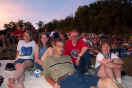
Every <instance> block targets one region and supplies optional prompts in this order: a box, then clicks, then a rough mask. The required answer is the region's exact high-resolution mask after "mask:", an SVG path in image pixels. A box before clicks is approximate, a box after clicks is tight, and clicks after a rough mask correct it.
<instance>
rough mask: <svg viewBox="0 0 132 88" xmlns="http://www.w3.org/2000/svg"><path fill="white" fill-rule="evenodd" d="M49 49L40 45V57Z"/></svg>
mask: <svg viewBox="0 0 132 88" xmlns="http://www.w3.org/2000/svg"><path fill="white" fill-rule="evenodd" d="M46 50H47V47H40V48H39V58H40V59H41V57H42V55H43V54H44V52H45V51H46Z"/></svg>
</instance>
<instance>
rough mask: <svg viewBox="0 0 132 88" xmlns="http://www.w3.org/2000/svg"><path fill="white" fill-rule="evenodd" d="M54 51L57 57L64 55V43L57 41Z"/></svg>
mask: <svg viewBox="0 0 132 88" xmlns="http://www.w3.org/2000/svg"><path fill="white" fill-rule="evenodd" d="M55 51H56V53H57V54H58V55H59V56H62V55H63V54H64V43H63V42H61V41H57V42H56V43H55Z"/></svg>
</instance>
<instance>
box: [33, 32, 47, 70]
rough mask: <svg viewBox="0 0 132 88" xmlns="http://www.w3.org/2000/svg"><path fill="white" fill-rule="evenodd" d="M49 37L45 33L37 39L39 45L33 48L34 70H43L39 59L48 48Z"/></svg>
mask: <svg viewBox="0 0 132 88" xmlns="http://www.w3.org/2000/svg"><path fill="white" fill-rule="evenodd" d="M48 40H49V35H48V34H46V33H41V34H40V37H39V43H38V44H36V46H35V54H34V55H35V64H34V66H35V68H36V69H39V70H41V71H42V70H43V68H42V60H41V57H42V55H43V54H44V53H45V51H46V50H47V48H48V47H49V42H48Z"/></svg>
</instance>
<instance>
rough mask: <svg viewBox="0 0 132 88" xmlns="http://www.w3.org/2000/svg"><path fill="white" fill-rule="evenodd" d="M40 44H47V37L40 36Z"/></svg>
mask: <svg viewBox="0 0 132 88" xmlns="http://www.w3.org/2000/svg"><path fill="white" fill-rule="evenodd" d="M41 42H42V44H43V45H46V43H47V42H48V36H46V35H45V34H42V35H41Z"/></svg>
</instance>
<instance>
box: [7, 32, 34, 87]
mask: <svg viewBox="0 0 132 88" xmlns="http://www.w3.org/2000/svg"><path fill="white" fill-rule="evenodd" d="M34 51H35V41H33V40H32V33H31V32H30V31H26V32H24V36H23V40H19V42H18V45H17V53H16V61H15V68H16V70H15V73H14V75H13V77H12V78H9V79H8V88H16V87H15V86H19V88H24V78H25V74H24V72H25V70H26V69H27V68H30V67H32V66H33V58H34ZM16 84H17V85H16Z"/></svg>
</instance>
